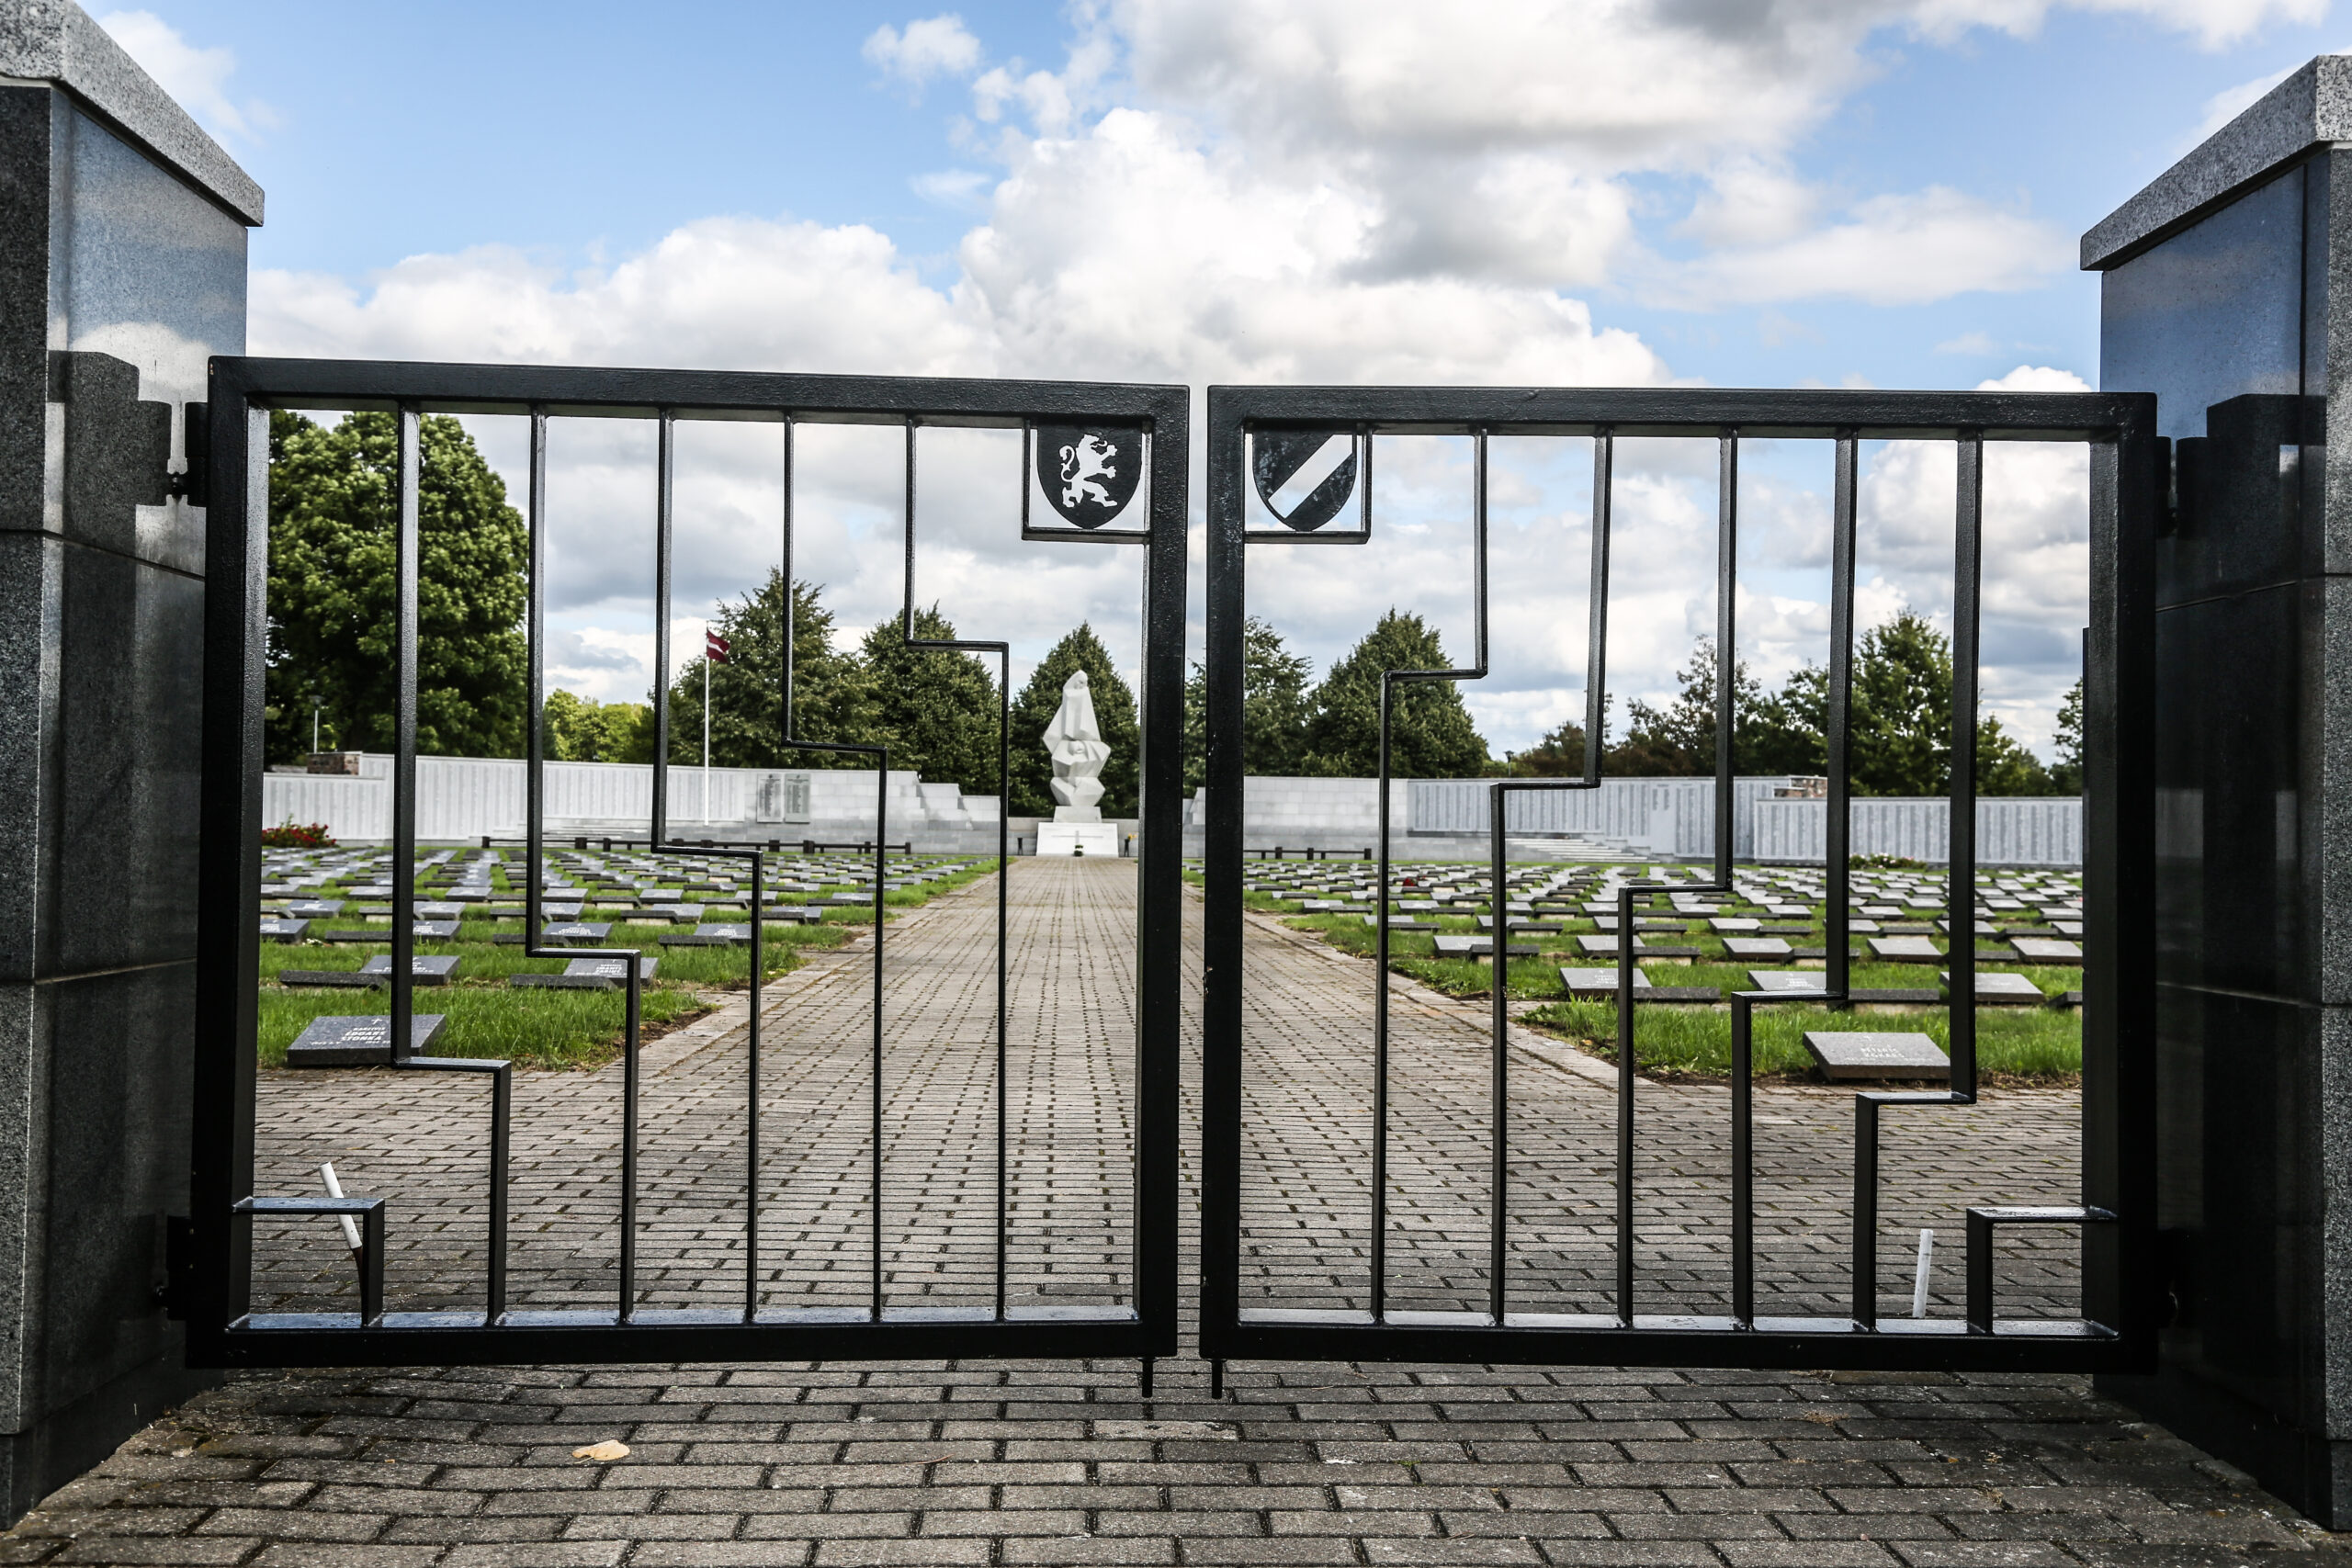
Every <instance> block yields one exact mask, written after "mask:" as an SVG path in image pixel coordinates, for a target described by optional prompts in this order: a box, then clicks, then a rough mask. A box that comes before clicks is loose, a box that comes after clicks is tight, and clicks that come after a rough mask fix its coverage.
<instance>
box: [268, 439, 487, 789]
mask: <svg viewBox="0 0 2352 1568" xmlns="http://www.w3.org/2000/svg"><path fill="white" fill-rule="evenodd" d="M395 418H396V416H394V415H392V414H390V413H352V414H346V415H345V416H344V418H343V420H342V421H341V422H340V423H336V424H334V425H321V424H319V423H315V422H313V421H311V420H309V419H306V418H304V417H303V416H302V415H300V414H299V413H292V412H286V411H284V410H278V411H276V412H272V413H271V415H270V419H269V480H270V485H269V632H268V651H267V674H266V691H267V709H268V712H267V716H266V730H265V739H266V747H267V754H268V756H269V758H270V759H271V760H272V761H286V760H288V759H291V758H294V757H299V756H300V755H301V754H302V753H304V752H306V751H308V750H310V749H311V716H312V711H313V707H314V706H315V708H316V710H317V714H318V719H319V732H320V739H321V741H322V744H324V745H328V746H332V747H334V748H337V749H343V750H377V751H389V750H391V749H392V725H393V703H394V696H395V691H396V687H395V656H396V653H397V649H395V647H394V637H395V627H394V624H393V622H394V615H395V600H394V593H395V583H394V581H393V571H394V553H395V548H396V541H395V539H394V537H393V516H392V505H393V493H394V491H395V489H396V486H397V483H398V478H399V476H398V473H397V468H398V463H399V453H398V440H399V436H398V430H397V426H396V424H395V423H394V422H395ZM418 452H419V457H420V468H419V472H418V482H417V556H418V570H417V675H416V686H417V713H416V743H417V750H419V751H421V752H428V753H438V754H442V755H448V756H466V757H513V756H519V755H520V754H521V753H522V750H523V730H524V716H525V713H526V705H527V701H528V699H527V696H526V691H525V687H526V648H525V644H524V637H523V631H522V620H523V613H524V609H525V603H526V585H525V579H524V575H523V574H524V568H525V563H526V556H527V551H528V547H529V534H528V530H527V529H526V525H525V524H524V522H523V518H522V514H521V513H517V512H516V511H515V509H514V508H513V507H512V506H510V505H508V504H507V502H506V486H505V483H504V481H503V480H502V479H499V477H498V475H497V474H496V473H494V472H492V469H491V467H490V465H489V464H488V463H485V462H484V461H483V460H482V457H481V453H480V452H478V451H476V450H475V448H474V444H473V439H472V437H471V436H469V435H468V434H466V430H465V427H464V426H463V425H461V424H460V423H458V421H457V420H456V419H454V418H451V417H449V416H447V415H443V414H431V415H427V416H426V417H425V418H424V420H423V421H421V422H420V426H419V447H418Z"/></svg>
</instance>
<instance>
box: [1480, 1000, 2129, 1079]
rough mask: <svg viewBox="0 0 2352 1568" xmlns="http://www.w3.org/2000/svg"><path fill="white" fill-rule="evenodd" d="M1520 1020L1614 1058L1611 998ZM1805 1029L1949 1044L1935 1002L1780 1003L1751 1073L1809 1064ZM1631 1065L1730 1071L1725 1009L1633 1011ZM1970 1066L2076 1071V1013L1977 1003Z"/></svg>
mask: <svg viewBox="0 0 2352 1568" xmlns="http://www.w3.org/2000/svg"><path fill="white" fill-rule="evenodd" d="M1523 1021H1525V1022H1528V1023H1532V1024H1536V1025H1538V1026H1540V1027H1542V1028H1544V1029H1545V1030H1548V1031H1550V1032H1555V1033H1558V1034H1562V1035H1565V1036H1566V1037H1567V1038H1569V1039H1571V1040H1574V1041H1577V1042H1578V1043H1581V1044H1583V1045H1584V1046H1585V1047H1586V1048H1587V1049H1588V1050H1590V1051H1592V1052H1593V1054H1594V1055H1599V1056H1601V1057H1603V1058H1605V1059H1607V1060H1610V1061H1614V1060H1616V1055H1617V1052H1616V1040H1617V1004H1616V1003H1614V1002H1611V1001H1598V1000H1595V1001H1558V1002H1554V1003H1552V1004H1551V1005H1550V1006H1548V1007H1543V1008H1538V1009H1536V1010H1534V1011H1533V1012H1531V1013H1528V1014H1526V1015H1525V1017H1524V1019H1523ZM1811 1029H1830V1030H1838V1031H1841V1032H1843V1031H1854V1030H1901V1031H1903V1032H1905V1033H1916V1034H1925V1035H1927V1036H1928V1038H1929V1039H1931V1040H1933V1041H1934V1042H1935V1043H1937V1045H1938V1046H1939V1047H1941V1048H1943V1049H1945V1050H1947V1051H1949V1050H1950V1049H1951V1026H1950V1024H1949V1022H1948V1021H1947V1020H1946V1016H1945V1014H1944V1011H1943V1010H1942V1009H1940V1008H1937V1009H1932V1010H1930V1009H1921V1010H1919V1011H1917V1013H1908V1014H1904V1015H1901V1016H1897V1017H1892V1018H1890V1017H1886V1016H1885V1015H1883V1014H1880V1013H1875V1012H1833V1011H1832V1010H1829V1009H1827V1008H1824V1007H1811V1006H1805V1005H1803V1004H1796V1003H1791V1004H1785V1005H1780V1006H1772V1007H1758V1009H1757V1010H1756V1011H1755V1036H1754V1038H1755V1052H1756V1071H1757V1072H1758V1074H1770V1073H1804V1072H1808V1071H1810V1069H1811V1068H1812V1066H1813V1058H1812V1056H1811V1055H1809V1054H1808V1053H1807V1052H1806V1050H1805V1048H1804V1033H1805V1032H1806V1031H1807V1030H1811ZM1634 1065H1635V1066H1638V1067H1641V1068H1643V1069H1644V1070H1645V1071H1651V1072H1665V1073H1685V1074H1691V1075H1695V1076H1700V1077H1723V1076H1724V1075H1726V1074H1728V1073H1729V1072H1730V1071H1731V1012H1730V1010H1729V1009H1728V1008H1727V1007H1726V1008H1721V1009H1718V1008H1691V1007H1644V1006H1640V1005H1638V1004H1637V1005H1636V1006H1635V1007H1634ZM1976 1065H1977V1070H1978V1071H1979V1072H1981V1073H1984V1074H1985V1075H1987V1076H1990V1077H2013V1078H2024V1079H2041V1080H2053V1079H2063V1078H2067V1077H2074V1076H2075V1075H2077V1074H2079V1073H2080V1072H2081V1071H2082V1070H2083V1026H2082V1020H2081V1017H2080V1015H2079V1014H2077V1013H2075V1012H2073V1011H2071V1010H2070V1011H2064V1012H2061V1011H2058V1010H2053V1009H2047V1008H1980V1009H1978V1010H1977V1013H1976Z"/></svg>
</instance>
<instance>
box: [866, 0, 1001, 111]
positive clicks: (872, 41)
mask: <svg viewBox="0 0 2352 1568" xmlns="http://www.w3.org/2000/svg"><path fill="white" fill-rule="evenodd" d="M861 52H862V53H863V54H864V55H865V62H866V63H867V64H869V65H872V66H874V67H876V69H878V70H880V71H881V73H883V74H884V75H885V76H888V77H890V78H892V79H893V80H896V81H898V82H899V83H902V84H904V85H906V86H907V87H908V88H909V89H910V90H912V91H915V92H921V91H922V89H923V88H924V87H925V86H927V85H930V84H931V83H932V82H933V81H935V80H937V79H938V78H940V77H943V76H968V75H970V74H971V73H973V72H974V71H975V70H977V69H978V66H979V63H980V40H979V39H977V38H974V37H973V36H972V34H971V33H970V31H969V30H967V28H965V26H964V18H963V17H958V16H956V15H955V14H953V13H952V12H951V13H948V14H945V15H943V16H937V17H925V18H923V19H922V21H919V22H909V23H908V24H907V25H906V27H905V28H904V29H900V28H894V27H892V26H890V25H889V24H888V23H887V22H885V23H884V24H883V25H882V26H880V27H878V28H875V29H874V30H873V31H872V32H871V33H869V34H867V35H866V39H865V48H864V49H863V50H862V51H861Z"/></svg>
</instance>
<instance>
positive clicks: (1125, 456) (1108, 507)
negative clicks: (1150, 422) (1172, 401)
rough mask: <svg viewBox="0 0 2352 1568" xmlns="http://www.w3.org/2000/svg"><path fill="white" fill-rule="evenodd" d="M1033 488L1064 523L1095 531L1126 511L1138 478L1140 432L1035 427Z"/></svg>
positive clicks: (1097, 427)
mask: <svg viewBox="0 0 2352 1568" xmlns="http://www.w3.org/2000/svg"><path fill="white" fill-rule="evenodd" d="M1036 440H1037V484H1038V487H1039V488H1040V489H1042V490H1043V491H1045V492H1046V501H1047V502H1050V503H1051V504H1052V506H1053V509H1054V510H1055V511H1056V512H1058V513H1061V515H1062V518H1063V520H1064V521H1066V522H1068V523H1069V524H1071V525H1074V526H1076V527H1080V528H1100V527H1101V526H1103V524H1105V523H1108V522H1109V521H1111V519H1113V518H1114V517H1116V516H1117V515H1118V514H1119V513H1122V512H1124V511H1125V510H1126V506H1127V502H1130V501H1133V500H1134V499H1135V494H1136V484H1137V483H1138V482H1139V481H1140V480H1141V479H1142V478H1143V432H1142V431H1141V430H1138V429H1134V428H1125V429H1123V428H1121V427H1119V426H1116V425H1100V424H1096V425H1077V424H1041V425H1039V426H1037V435H1036Z"/></svg>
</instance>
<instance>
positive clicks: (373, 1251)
mask: <svg viewBox="0 0 2352 1568" xmlns="http://www.w3.org/2000/svg"><path fill="white" fill-rule="evenodd" d="M359 1238H360V1239H359V1245H360V1250H361V1253H362V1259H361V1262H360V1265H359V1321H360V1323H361V1325H363V1326H365V1327H368V1328H373V1327H375V1326H376V1325H378V1324H379V1323H381V1322H383V1321H384V1201H383V1200H382V1199H381V1198H379V1199H377V1200H376V1201H374V1202H373V1203H370V1204H369V1205H368V1208H367V1211H366V1212H365V1213H362V1214H361V1215H360V1216H359Z"/></svg>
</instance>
